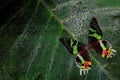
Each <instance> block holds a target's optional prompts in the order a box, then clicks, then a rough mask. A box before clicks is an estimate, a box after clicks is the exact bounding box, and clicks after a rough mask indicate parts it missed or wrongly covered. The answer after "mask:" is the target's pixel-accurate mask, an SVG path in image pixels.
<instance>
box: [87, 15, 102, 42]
mask: <svg viewBox="0 0 120 80" xmlns="http://www.w3.org/2000/svg"><path fill="white" fill-rule="evenodd" d="M102 36H103V33H102V31H101V29H100V27H99V25H98V22H97V19H96V18H95V17H93V18H92V20H91V22H90V29H89V34H88V40H89V41H88V42H89V44H94V43H96V42H97V41H98V40H101V39H102Z"/></svg>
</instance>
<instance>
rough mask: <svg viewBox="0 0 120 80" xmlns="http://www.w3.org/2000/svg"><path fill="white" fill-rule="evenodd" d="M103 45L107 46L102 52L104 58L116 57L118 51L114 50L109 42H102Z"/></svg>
mask: <svg viewBox="0 0 120 80" xmlns="http://www.w3.org/2000/svg"><path fill="white" fill-rule="evenodd" d="M102 43H103V44H104V46H105V47H104V48H103V51H102V57H105V58H112V56H114V55H115V53H116V50H115V49H113V48H112V45H111V44H110V43H109V42H108V41H102Z"/></svg>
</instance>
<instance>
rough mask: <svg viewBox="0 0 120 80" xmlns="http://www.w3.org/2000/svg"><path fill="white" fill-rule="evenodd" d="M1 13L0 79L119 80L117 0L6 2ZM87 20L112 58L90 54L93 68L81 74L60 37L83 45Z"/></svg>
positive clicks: (28, 0)
mask: <svg viewBox="0 0 120 80" xmlns="http://www.w3.org/2000/svg"><path fill="white" fill-rule="evenodd" d="M112 3H114V4H112ZM4 4H5V5H4ZM7 11H8V12H7ZM0 13H1V14H2V15H0V18H1V20H0V23H1V24H0V80H119V79H120V76H119V74H120V72H119V67H120V63H119V60H120V57H119V52H120V37H119V35H120V32H119V31H120V23H119V22H120V5H119V2H118V0H114V1H113V0H109V1H108V0H17V1H15V0H11V1H10V0H9V1H7V2H4V1H2V2H1V5H0ZM7 14H8V15H7ZM92 17H96V18H97V20H98V24H99V26H100V28H101V29H102V31H103V34H104V36H103V38H104V39H106V40H108V41H109V42H110V43H111V44H112V46H113V48H114V49H116V50H117V54H116V56H115V57H113V58H111V59H103V58H102V57H101V56H100V55H99V54H97V53H96V52H94V51H92V52H90V56H91V59H92V69H91V70H90V71H89V73H88V74H87V75H83V76H80V75H79V69H78V68H77V67H76V66H75V64H74V57H75V56H73V55H71V54H69V52H68V51H67V50H66V48H65V47H64V46H63V45H62V44H61V43H60V42H59V38H60V37H61V36H69V37H71V38H74V39H77V40H78V41H80V42H83V43H85V44H87V42H88V29H89V23H90V20H91V18H92Z"/></svg>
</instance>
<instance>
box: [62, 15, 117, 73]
mask: <svg viewBox="0 0 120 80" xmlns="http://www.w3.org/2000/svg"><path fill="white" fill-rule="evenodd" d="M102 37H103V33H102V31H101V29H100V27H99V26H98V22H97V19H96V18H95V17H93V18H92V20H91V22H90V29H89V30H88V44H87V45H86V44H83V43H81V42H79V41H77V40H74V39H70V38H66V37H64V38H63V37H61V38H60V42H61V43H62V44H63V45H64V46H65V47H66V48H67V50H68V51H69V52H70V53H71V54H73V55H76V56H75V60H74V61H75V64H76V66H77V67H78V68H79V69H80V75H82V74H84V75H85V74H86V73H88V71H89V70H90V69H91V66H92V62H91V58H90V56H89V52H90V50H91V49H94V50H95V51H96V52H97V53H98V54H99V55H101V56H102V57H103V58H106V59H108V58H112V56H114V55H115V53H116V50H115V49H113V48H112V45H111V44H110V43H109V41H107V40H103V39H102Z"/></svg>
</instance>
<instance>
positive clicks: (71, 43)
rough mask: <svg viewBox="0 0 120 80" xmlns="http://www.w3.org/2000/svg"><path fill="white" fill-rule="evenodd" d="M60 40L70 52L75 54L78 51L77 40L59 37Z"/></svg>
mask: <svg viewBox="0 0 120 80" xmlns="http://www.w3.org/2000/svg"><path fill="white" fill-rule="evenodd" d="M60 42H62V43H63V45H64V46H65V47H66V48H67V50H68V51H69V52H70V53H71V54H77V53H78V41H76V40H73V39H70V38H63V37H61V38H60Z"/></svg>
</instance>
